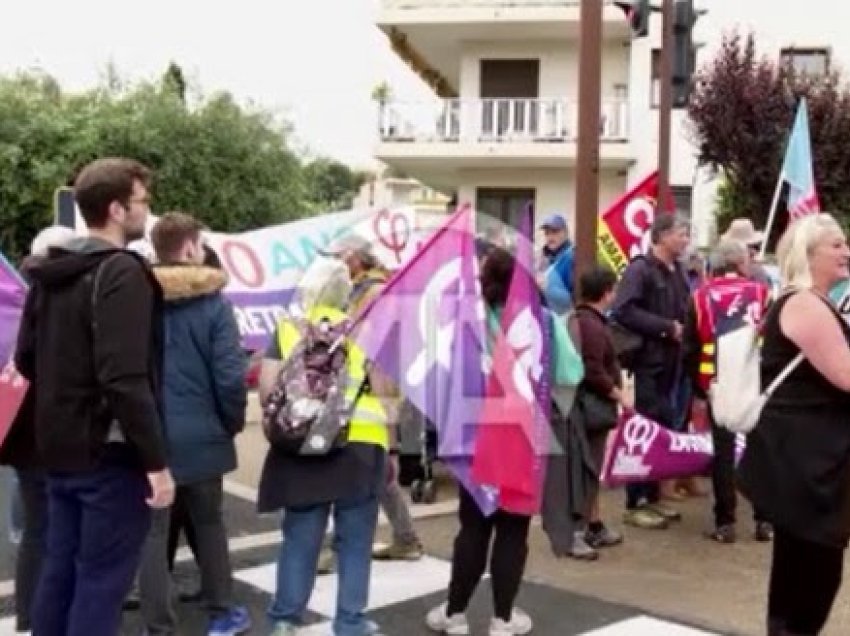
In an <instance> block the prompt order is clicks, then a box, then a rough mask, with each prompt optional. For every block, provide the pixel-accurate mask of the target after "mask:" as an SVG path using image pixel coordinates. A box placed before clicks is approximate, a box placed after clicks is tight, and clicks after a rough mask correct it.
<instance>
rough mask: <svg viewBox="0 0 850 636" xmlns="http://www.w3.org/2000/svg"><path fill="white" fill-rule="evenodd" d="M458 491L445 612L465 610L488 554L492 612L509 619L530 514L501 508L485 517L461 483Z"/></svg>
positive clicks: (525, 554) (525, 548)
mask: <svg viewBox="0 0 850 636" xmlns="http://www.w3.org/2000/svg"><path fill="white" fill-rule="evenodd" d="M459 491H460V506H459V508H458V517H459V518H460V531H459V532H458V535H457V537H456V538H455V545H454V554H453V555H452V579H451V582H450V583H449V605H448V614H449V615H450V616H451V615H452V614H457V613H461V612H465V611H466V608H467V607H468V606H469V601H470V599H471V598H472V595H473V594H474V593H475V588H476V587H477V586H478V583H479V582H480V581H481V577H482V576H484V570H485V569H486V567H487V555H488V554H489V555H490V576H491V579H492V580H491V583H492V586H493V609H494V613H495V615H496V616H497V617H498V618H501V619H502V620H505V621H510V619H511V614H512V612H513V607H514V601H515V600H516V595H517V592H518V591H519V586H520V583H521V582H522V575H523V573H524V572H525V561H526V558H527V557H528V528H529V525H530V523H531V517H527V516H525V515H517V514H512V513H509V512H505V511H503V510H498V511H496V512H495V513H494V514H493V515H491V516H490V517H485V516H484V515H483V514H482V513H481V510H479V508H478V504H476V503H475V500H474V499H473V498H472V496H471V495H470V494H469V493H468V492H466V490H464V489H463V488H462V487H461V488H459ZM494 534H495V539H493V535H494ZM491 540H493V541H492V544H493V547H492V550H491V549H490V543H491Z"/></svg>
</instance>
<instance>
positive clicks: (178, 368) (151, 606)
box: [139, 212, 251, 636]
mask: <svg viewBox="0 0 850 636" xmlns="http://www.w3.org/2000/svg"><path fill="white" fill-rule="evenodd" d="M202 230H203V226H202V225H201V223H200V222H199V221H197V220H196V219H195V218H193V217H192V216H190V215H188V214H183V213H180V212H170V213H168V214H165V215H163V216H162V218H160V220H159V222H158V223H157V225H156V226H155V227H154V229H153V231H152V233H151V240H152V242H153V245H154V249H155V251H156V256H157V260H158V265H157V266H156V267H155V268H154V274H155V276H156V278H157V280H158V281H159V283H160V285H161V286H162V290H163V297H164V300H165V309H164V332H165V338H164V340H165V343H164V344H165V347H164V349H165V357H164V365H163V366H164V368H163V379H164V381H163V396H162V398H163V411H164V424H165V439H166V441H167V446H168V457H169V467H170V468H171V471H172V473H173V475H174V480H175V482H176V484H177V496H178V497H180V498H181V499H182V500H183V502H184V504H185V506H186V509H187V510H188V513H189V516H190V518H191V522H192V526H193V527H194V530H195V537H196V543H197V545H196V547H197V559H198V565H199V567H200V571H201V593H202V596H203V600H204V602H205V603H206V606H207V609H208V611H209V616H210V624H209V630H208V632H207V633H208V634H209V635H210V636H229V635H232V634H241V633H244V632H247V631H248V630H249V629H250V627H251V621H250V617H249V616H248V613H247V611H246V609H245V608H244V607H236V606H234V605H233V604H232V571H231V566H230V558H229V554H228V546H227V532H226V530H225V527H224V520H223V517H222V501H223V481H224V479H223V477H224V475H225V474H226V473H228V472H230V471H232V470H234V469H235V468H236V465H237V461H236V447H235V444H234V437H235V436H236V435H237V434H238V433H239V432H240V431H242V428H243V427H244V422H245V406H246V392H245V391H246V390H245V385H244V374H245V358H244V355H243V354H242V348H241V346H240V341H239V329H238V327H237V325H236V319H235V317H234V315H233V309H232V307H231V306H230V303H228V301H227V300H226V299H225V298H224V296H223V295H222V293H221V292H222V289H224V287H225V285H226V283H227V278H226V274H225V273H224V272H223V271H222V270H220V269H216V268H212V267H205V266H204V265H203V263H204V257H205V252H204V246H203V242H202V236H201V232H202ZM169 513H170V511H168V510H165V511H163V512H162V514H160V515H159V516H158V517H156V518H155V519H154V521H153V526H152V528H151V533H150V535H149V537H148V541H147V545H146V546H145V554H144V558H143V562H142V568H141V570H140V574H139V592H140V596H141V609H142V614H143V618H144V621H145V624H146V627H147V631H148V634H150V635H151V636H152V635H154V634H173V633H175V631H176V621H175V615H174V611H173V607H172V604H171V592H170V585H169V578H170V577H169V572H168V559H167V556H166V553H167V545H168V527H169Z"/></svg>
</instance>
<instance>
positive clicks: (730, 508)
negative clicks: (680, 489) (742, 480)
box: [708, 409, 764, 527]
mask: <svg viewBox="0 0 850 636" xmlns="http://www.w3.org/2000/svg"><path fill="white" fill-rule="evenodd" d="M708 418H709V421H710V422H711V438H712V443H713V445H714V461H712V463H711V486H712V489H713V490H714V524H715V526H718V527H719V526H725V525H730V524H733V523H735V509H736V507H737V505H738V494H737V490H736V486H735V433H733V432H732V431H729V430H727V429H725V428H722V427H720V426H718V425H717V424H716V423H715V422H714V417H713V416H712V414H711V410H710V409H709V412H708ZM754 518H755V521H756V522H758V521H764V517H762V515H761V514H760V513H759V511H758V510H755V514H754Z"/></svg>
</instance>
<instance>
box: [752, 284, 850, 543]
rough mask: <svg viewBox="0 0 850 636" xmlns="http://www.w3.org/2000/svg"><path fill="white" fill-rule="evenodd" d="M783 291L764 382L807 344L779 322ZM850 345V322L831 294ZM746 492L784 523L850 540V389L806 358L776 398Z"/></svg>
mask: <svg viewBox="0 0 850 636" xmlns="http://www.w3.org/2000/svg"><path fill="white" fill-rule="evenodd" d="M788 298H790V295H789V296H785V297H783V298H780V299H779V300H778V301H777V302H776V304H775V305H774V306H773V307H772V308H771V310H770V311H769V312H768V314H767V316H766V318H765V323H764V344H763V348H762V363H761V376H762V387H763V388H765V387H767V386H768V385H769V384H770V382H772V381H773V379H774V378H775V377H776V376H777V375H779V373H780V372H781V371H782V370H783V369H784V368H785V367H786V366H787V365H788V363H789V362H791V360H793V359H794V358H795V357H796V356H797V354H798V353H799V352H800V349H799V348H798V347H797V345H795V344H794V343H793V342H791V340H789V339H788V338H786V337H785V335H784V334H783V333H782V329H781V328H780V325H779V316H780V313H781V310H782V307H783V306H784V305H785V303H786V302H787V301H788ZM824 302H825V303H827V304H828V305H829V308H830V311H831V312H832V313H833V314H834V316H835V320H837V321H838V323H839V325H840V326H841V330H842V332H843V333H844V337H845V338H846V339H847V342H848V346H850V327H848V326H847V324H846V323H845V322H844V320H843V319H842V318H841V316H840V315H839V314H838V312H837V311H835V309H834V308H833V307H832V305H831V304H829V303H828V302H827V301H826V300H824ZM738 476H739V482H740V487H741V491H742V492H743V493H744V494H745V495H746V496H747V497H748V498H749V499H750V501H752V503H753V505H754V506H755V507H756V508H757V509H758V510H759V511H760V512H761V514H762V515H763V516H764V517H765V518H766V519H767V520H768V521H770V522H772V523H773V524H774V525H775V526H776V527H778V528H780V529H782V530H785V531H786V532H788V533H790V534H792V535H794V536H797V537H799V538H802V539H805V540H808V541H813V542H815V543H821V544H825V545H830V546H835V547H846V546H847V542H848V538H850V393H846V392H844V391H841V390H840V389H838V388H837V387H835V386H834V385H833V384H831V383H830V382H829V381H828V380H827V379H826V378H825V377H823V376H822V375H821V374H820V373H819V372H818V371H817V370H816V369H815V368H814V367H813V366H812V365H811V364H810V363H809V362H808V360H804V361H803V362H802V363H801V364H800V365H799V366H798V367H797V368H796V369H795V370H794V372H793V373H791V374H790V375H789V376H788V377H787V378H786V379H785V381H784V382H783V383H782V384H781V385H780V386H779V388H778V389H777V390H776V392H775V393H774V394H773V396H772V397H771V398H770V399H769V400H768V402H767V404H766V405H765V407H764V410H763V411H762V413H761V417H760V419H759V422H758V424H757V426H756V428H755V429H754V430H753V431H752V432H751V433H750V434H749V436H748V437H747V449H746V451H745V452H744V457H743V458H742V459H741V464H740V466H739V470H738Z"/></svg>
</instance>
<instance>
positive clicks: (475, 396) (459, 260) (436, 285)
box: [352, 205, 498, 514]
mask: <svg viewBox="0 0 850 636" xmlns="http://www.w3.org/2000/svg"><path fill="white" fill-rule="evenodd" d="M473 220H474V213H473V211H472V208H471V207H470V206H468V205H465V206H462V207H461V208H459V209H458V210H457V212H455V213H454V214H453V215H452V216H451V217H449V218H448V219H447V220H446V221H445V222H444V223H443V225H441V226H440V227H439V228H438V229H437V230H436V232H434V234H433V235H432V236H431V237H430V238H429V239H428V240H427V241H426V243H425V244H424V245H423V246H422V248H421V249H420V251H419V252H417V253H416V254H415V255H414V256H413V257H412V258H411V259H410V260H409V261H408V262H407V263H405V264H404V265H402V266H401V268H400V269H399V270H398V271H397V272H396V273H395V275H394V276H393V277H392V278H391V279H390V280H389V281H388V282H387V284H386V285H385V286H384V289H383V291H382V292H381V294H380V295H379V296H378V297H377V298H375V300H374V301H373V302H372V303H371V304H369V305H368V306H367V307H366V308H365V309H364V310H363V312H362V313H361V314H360V316H359V317H358V319H357V324H356V325H355V327H354V330H353V335H352V337H353V338H354V340H355V341H356V342H357V343H358V344H359V345H360V347H362V348H363V350H364V351H365V352H366V357H367V358H368V359H369V360H370V361H372V362H373V363H374V364H375V365H377V366H378V368H380V370H381V371H382V372H383V373H385V374H386V375H388V376H389V377H390V378H392V380H393V381H394V382H395V383H396V385H397V386H398V387H399V389H400V390H401V393H402V394H403V395H404V396H405V397H406V398H408V399H409V400H410V401H411V402H412V403H413V405H414V406H416V408H418V409H419V410H420V411H421V412H422V413H423V414H424V415H425V416H426V417H427V418H428V419H429V420H430V421H431V422H433V424H434V425H435V426H436V428H437V437H438V440H439V447H438V450H437V454H438V455H439V457H441V458H442V459H443V460H444V462H445V464H446V466H447V467H448V468H449V469H450V470H451V471H452V473H453V474H454V475H455V477H456V478H457V480H458V481H459V482H460V483H461V484H462V485H463V487H464V488H465V489H466V490H467V491H469V493H470V494H471V495H472V496H473V497H474V498H475V500H476V502H477V503H478V505H479V507H480V508H481V510H482V512H484V513H485V514H491V513H492V512H494V511H495V510H496V507H497V500H498V493H497V492H495V491H494V490H493V489H492V488H482V487H481V486H480V485H479V484H476V483H475V481H474V480H473V479H472V478H471V476H470V471H469V467H470V462H471V458H472V451H473V448H474V445H475V436H476V432H477V429H478V420H479V409H480V406H481V396H482V395H483V392H484V366H485V365H484V363H485V355H484V305H483V302H482V300H481V290H480V284H479V283H478V279H477V275H476V267H477V262H476V259H475V244H474V234H473Z"/></svg>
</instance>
